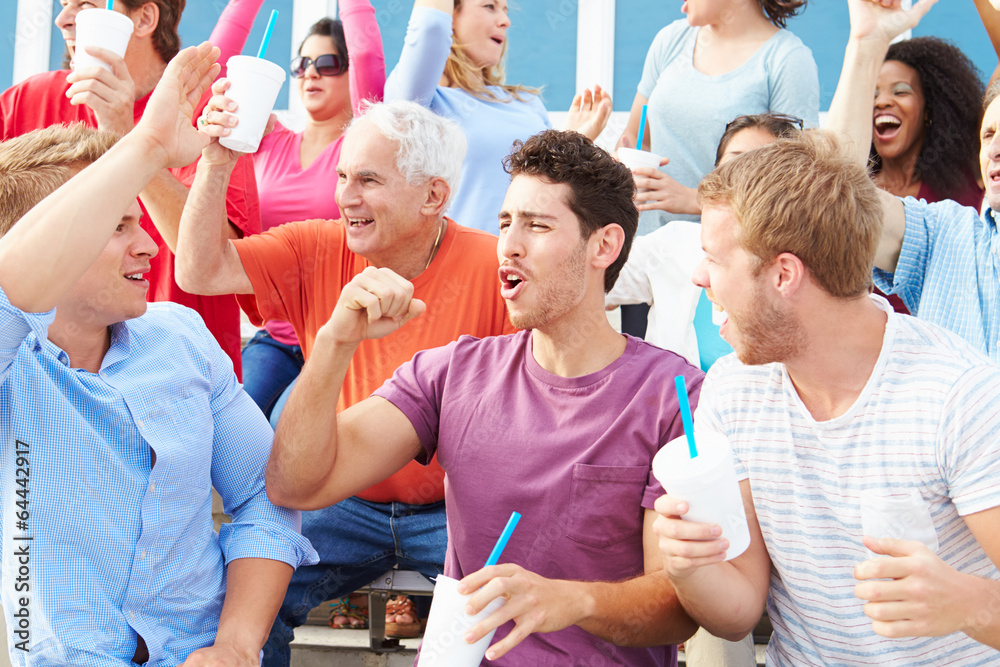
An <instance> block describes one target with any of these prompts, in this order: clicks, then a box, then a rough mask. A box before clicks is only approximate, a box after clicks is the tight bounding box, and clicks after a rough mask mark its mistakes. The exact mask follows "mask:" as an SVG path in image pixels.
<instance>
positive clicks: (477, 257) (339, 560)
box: [177, 96, 514, 665]
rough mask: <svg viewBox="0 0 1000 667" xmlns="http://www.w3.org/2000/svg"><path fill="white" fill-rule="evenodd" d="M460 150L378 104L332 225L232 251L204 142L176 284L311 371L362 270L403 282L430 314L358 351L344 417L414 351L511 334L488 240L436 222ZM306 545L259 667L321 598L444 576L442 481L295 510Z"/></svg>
mask: <svg viewBox="0 0 1000 667" xmlns="http://www.w3.org/2000/svg"><path fill="white" fill-rule="evenodd" d="M223 104H224V98H222V97H221V96H218V97H216V98H214V99H213V101H212V102H210V103H209V106H208V108H209V109H210V112H209V113H208V114H207V116H206V120H207V124H206V125H205V126H204V131H205V132H207V133H210V134H215V135H218V134H221V133H222V131H223V128H224V127H226V125H225V122H226V119H227V117H228V114H227V113H226V112H223V111H219V110H218V109H221V108H223ZM390 137H399V138H401V139H403V141H400V140H399V139H397V138H390ZM464 153H465V138H464V136H463V135H462V131H461V129H459V128H458V127H457V126H456V125H454V123H452V122H451V121H448V120H446V119H444V118H441V117H439V116H437V115H435V114H433V113H431V112H430V111H427V110H426V109H424V108H423V107H421V106H420V105H417V104H414V103H412V102H394V103H391V104H379V105H374V106H372V107H370V109H369V110H368V111H367V112H366V114H365V115H364V116H362V117H360V118H357V119H355V120H354V121H353V123H352V124H351V126H350V128H349V130H348V132H347V135H346V137H345V139H344V145H343V149H342V152H341V156H340V163H339V165H338V168H337V172H338V177H339V183H338V187H337V194H336V197H337V204H338V206H339V207H340V211H341V221H328V220H308V221H305V222H294V223H290V224H285V225H281V226H279V227H275V228H273V229H271V230H269V231H268V232H266V233H264V234H261V235H259V236H255V237H252V238H246V239H242V240H238V241H231V240H230V239H228V238H227V237H226V235H225V233H224V225H223V223H222V221H223V218H224V210H223V206H224V203H223V201H222V197H221V194H220V193H222V192H223V191H224V189H225V179H226V176H227V174H228V171H227V170H228V169H229V168H230V166H231V164H232V162H233V161H234V160H235V157H236V156H235V155H234V154H232V153H230V152H229V151H227V150H226V149H224V148H222V147H221V146H220V145H218V143H217V142H216V143H213V145H212V146H210V147H209V148H208V149H206V151H205V154H204V156H203V157H202V160H201V163H200V164H199V166H198V175H197V177H196V178H195V183H194V186H193V187H192V189H191V195H190V196H189V198H188V203H187V206H186V207H185V211H184V215H183V216H182V220H181V229H180V235H179V238H178V243H177V266H178V280H179V281H180V283H181V284H182V285H183V286H184V287H185V288H186V289H189V290H191V291H193V292H195V293H200V294H227V293H235V294H237V295H241V296H239V297H238V298H239V301H240V304H241V305H242V307H243V308H244V310H245V311H246V312H247V314H248V315H249V316H250V318H251V320H252V321H254V323H255V324H260V323H261V322H263V321H264V320H268V319H280V320H286V321H288V322H291V324H292V326H293V327H294V328H295V333H296V334H297V335H298V337H299V340H300V341H302V348H303V352H304V354H305V357H306V363H308V362H309V357H310V355H311V353H312V350H313V343H314V342H315V338H316V332H317V331H318V330H319V328H320V327H322V326H323V325H324V324H325V323H326V321H327V319H328V318H329V316H330V313H331V312H333V308H334V306H335V305H336V303H337V299H338V298H339V297H340V291H341V289H342V287H343V286H344V285H345V284H347V283H348V282H350V280H351V279H352V278H354V277H355V276H356V275H358V274H359V273H361V272H362V271H363V270H364V269H365V268H366V267H369V266H375V267H387V268H390V269H392V270H393V271H394V272H396V273H398V274H399V275H400V276H402V277H403V278H404V279H406V280H409V281H410V282H412V283H413V286H414V296H415V297H416V298H419V299H422V300H424V301H425V302H426V303H428V304H433V306H434V308H433V309H430V310H429V312H428V313H427V315H426V316H425V317H422V318H420V319H419V320H418V321H415V322H413V323H412V325H411V326H407V327H404V328H402V329H400V330H399V331H397V332H396V333H394V334H392V335H390V336H387V337H385V338H381V339H379V340H369V341H365V342H364V343H363V344H362V345H361V347H360V348H359V349H358V352H357V354H355V355H354V358H353V359H352V361H351V365H350V368H349V370H348V373H347V379H346V381H345V383H344V390H343V392H342V393H341V396H340V400H339V402H338V404H337V406H336V409H337V410H338V411H339V410H343V409H345V408H347V407H348V406H350V405H353V404H354V403H357V402H360V401H362V400H363V399H365V398H367V397H368V396H369V395H370V394H371V393H372V392H373V391H374V390H376V389H377V388H379V387H380V386H381V385H382V383H383V382H385V381H386V380H388V379H389V378H390V377H391V376H392V374H393V372H394V371H395V370H396V368H397V367H399V366H400V365H402V364H403V363H405V362H407V361H409V360H410V359H411V358H412V357H413V355H414V354H415V353H416V352H418V351H420V350H425V349H429V348H433V347H439V346H441V345H445V344H447V343H449V342H451V341H453V340H456V339H457V338H459V337H460V336H462V335H466V334H468V335H472V336H477V337H485V336H492V335H500V334H506V333H511V332H513V331H514V328H513V326H512V325H511V324H510V323H509V321H508V319H507V315H506V310H505V306H504V302H503V299H502V298H501V297H500V289H499V276H498V270H499V265H498V260H497V256H496V244H497V239H496V237H495V236H493V235H491V234H487V233H485V232H480V231H477V230H474V229H469V228H467V227H462V226H460V225H458V224H456V223H455V222H454V221H453V220H450V219H449V218H447V217H445V216H444V211H445V209H446V207H447V204H448V200H449V197H450V194H451V191H452V189H453V188H452V185H453V184H455V183H457V181H458V176H459V173H460V169H461V165H462V160H463V157H464ZM333 408H334V406H332V405H331V406H330V409H333ZM276 411H277V410H276ZM272 418H273V417H272ZM302 534H303V535H305V536H306V537H308V538H309V539H310V541H311V542H312V543H313V546H314V547H315V548H316V550H317V551H318V552H319V554H320V564H319V565H315V566H312V567H304V568H299V570H298V571H296V573H295V575H294V576H293V578H292V583H291V585H290V586H289V589H288V595H287V596H286V597H285V602H284V604H283V606H282V609H281V611H280V612H279V614H278V618H277V620H276V621H275V624H274V627H273V628H272V630H271V637H270V638H269V639H268V644H267V646H266V647H265V652H264V653H265V655H264V664H265V665H287V664H288V659H289V650H288V642H289V641H290V640H291V638H292V634H293V633H292V629H293V628H294V627H296V626H298V625H301V623H302V622H304V620H305V618H306V615H307V614H308V612H309V610H310V609H311V608H313V607H314V606H316V605H317V604H319V603H320V602H322V601H323V600H327V599H330V598H333V597H338V596H341V595H345V594H347V593H349V592H351V591H353V590H355V589H357V588H358V587H360V586H363V585H365V584H367V583H369V582H371V581H372V580H373V579H375V578H376V577H378V576H379V575H380V574H382V573H384V572H385V571H386V570H388V569H390V568H392V567H393V565H395V564H397V563H398V564H400V565H402V566H403V567H406V568H409V569H416V570H418V571H420V572H422V573H423V574H425V575H427V576H435V575H437V574H439V573H441V571H442V568H443V564H444V554H445V544H446V541H447V534H446V529H445V511H444V473H443V471H442V470H441V467H440V466H439V465H438V463H437V461H436V460H433V461H432V462H431V464H430V465H428V466H426V467H424V466H421V465H420V464H418V463H416V462H411V463H410V464H409V465H407V466H406V467H404V468H403V469H402V470H400V471H399V472H398V473H396V474H395V475H393V476H391V477H389V478H388V479H386V480H384V481H383V482H381V483H379V484H377V485H375V486H373V487H371V488H370V489H367V490H366V491H365V492H363V493H360V494H358V496H356V497H353V498H348V499H347V500H344V501H342V502H340V503H338V504H336V505H334V506H332V507H328V508H326V509H320V510H317V511H312V512H303V515H302ZM414 620H415V619H414Z"/></svg>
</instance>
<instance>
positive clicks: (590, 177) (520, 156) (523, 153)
mask: <svg viewBox="0 0 1000 667" xmlns="http://www.w3.org/2000/svg"><path fill="white" fill-rule="evenodd" d="M503 168H504V170H505V171H506V172H507V173H508V174H510V175H511V176H519V175H521V174H525V175H528V176H538V177H540V178H542V179H544V180H545V181H548V182H550V183H565V184H566V185H568V186H569V187H570V192H571V193H572V195H571V196H570V199H569V201H568V202H566V204H567V205H568V206H569V208H570V210H571V211H573V213H574V214H575V215H576V217H577V218H578V219H579V220H580V235H581V236H582V237H583V238H584V239H588V238H590V235H591V234H593V233H594V232H595V231H597V230H598V229H601V228H602V227H606V226H607V225H618V226H619V227H621V228H622V229H623V230H624V231H625V243H624V245H622V249H621V252H620V253H619V254H618V259H616V260H615V261H614V262H613V263H612V264H611V265H610V266H609V267H608V268H607V269H606V270H605V271H604V291H605V292H610V291H611V288H612V287H614V286H615V281H616V280H618V274H619V273H621V270H622V266H624V265H625V260H627V259H628V253H629V250H631V248H632V239H633V237H635V231H636V228H637V227H638V226H639V211H638V210H637V209H636V208H635V202H634V201H633V198H634V197H635V181H634V180H632V171H631V170H630V169H629V168H628V167H626V166H625V165H624V164H622V163H621V162H619V161H618V160H616V159H614V158H613V157H611V155H609V154H608V152H607V151H605V150H604V149H603V148H599V147H597V146H595V145H594V142H592V141H591V140H590V139H588V138H587V137H585V136H583V135H582V134H580V133H579V132H573V131H571V130H565V131H560V130H545V131H544V132H540V133H538V134H536V135H534V136H533V137H531V138H529V139H528V140H527V141H524V142H522V141H515V142H514V145H513V147H512V149H511V152H510V155H508V156H507V157H505V158H504V160H503Z"/></svg>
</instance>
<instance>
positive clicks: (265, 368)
mask: <svg viewBox="0 0 1000 667" xmlns="http://www.w3.org/2000/svg"><path fill="white" fill-rule="evenodd" d="M242 357H243V388H244V389H245V390H246V392H247V393H248V394H250V398H252V399H253V402H254V403H256V404H257V407H259V408H260V409H261V411H262V412H263V413H264V416H265V417H270V416H271V410H272V409H273V408H274V404H275V402H276V401H277V400H278V397H279V396H281V393H282V392H283V391H284V390H285V387H287V386H288V385H290V384H291V383H292V381H293V380H295V378H297V377H298V376H299V371H301V370H302V364H303V363H304V360H303V358H302V348H301V347H299V346H298V345H287V344H285V343H281V342H278V341H276V340H275V339H273V338H271V335H270V334H269V333H267V331H265V330H264V329H261V330H260V331H258V332H257V333H256V334H254V337H253V338H251V339H250V340H249V341H248V342H247V344H246V346H245V347H244V348H243V354H242Z"/></svg>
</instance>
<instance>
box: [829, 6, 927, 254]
mask: <svg viewBox="0 0 1000 667" xmlns="http://www.w3.org/2000/svg"><path fill="white" fill-rule="evenodd" d="M886 2H890V0H886ZM936 2H937V0H919V2H917V3H916V4H914V6H913V8H912V9H909V10H903V9H900V8H899V0H891V2H890V4H892V5H894V6H892V7H883V6H881V5H880V4H878V3H877V2H875V1H874V0H848V7H849V10H850V14H851V35H850V37H849V38H848V41H847V50H846V51H845V53H844V68H843V70H841V73H840V81H839V82H838V83H837V91H836V92H835V93H834V96H833V101H832V102H831V104H830V113H829V116H828V117H827V125H826V127H827V128H828V129H830V130H832V131H834V132H837V133H839V134H840V135H841V137H842V138H843V139H844V140H845V141H847V142H848V149H849V150H850V151H851V154H852V155H853V156H854V158H855V159H856V160H857V161H858V164H861V165H864V166H867V164H868V155H869V152H870V150H871V141H872V95H873V93H874V90H875V86H876V83H877V81H878V73H879V70H880V69H881V67H882V62H883V61H884V60H885V54H886V52H887V51H888V50H889V44H890V43H891V42H892V40H893V39H894V38H895V37H896V36H898V35H900V34H902V33H903V32H905V31H906V30H909V29H911V28H913V27H914V26H916V25H917V23H918V22H919V21H920V19H921V18H922V17H923V15H924V14H926V13H927V11H928V10H930V8H931V6H932V5H934V3H936ZM881 197H882V200H883V206H884V208H885V218H884V219H883V223H882V238H881V239H880V240H879V245H878V249H877V250H876V253H875V266H877V267H878V268H880V269H884V270H886V271H890V272H892V271H894V270H895V268H896V262H897V260H898V259H899V252H900V249H901V247H902V244H903V232H904V229H905V226H906V219H905V217H904V213H903V205H902V204H901V203H900V201H899V200H898V199H896V198H895V197H893V196H892V195H890V194H888V193H885V192H883V193H882V194H881Z"/></svg>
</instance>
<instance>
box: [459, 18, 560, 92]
mask: <svg viewBox="0 0 1000 667" xmlns="http://www.w3.org/2000/svg"><path fill="white" fill-rule="evenodd" d="M461 6H462V0H455V11H456V12H457V11H458V9H459V7H461ZM506 59H507V42H506V41H504V43H503V50H502V51H501V55H500V62H498V63H497V64H496V65H494V66H492V67H476V65H475V63H473V62H472V60H471V59H470V58H469V56H468V54H467V53H466V52H465V47H464V46H463V45H462V44H458V43H457V42H454V41H453V42H452V44H451V53H450V54H448V60H447V61H446V62H445V64H444V76H445V78H446V79H447V80H448V86H449V87H450V88H461V89H462V90H464V91H465V92H467V93H469V94H470V95H472V96H473V97H478V98H479V99H481V100H485V101H487V102H506V101H507V100H502V99H500V97H498V96H497V94H496V93H495V92H493V91H492V90H490V89H489V88H488V86H496V87H497V88H500V89H501V90H503V91H504V92H505V93H507V94H508V95H510V96H512V97H513V98H514V99H516V100H518V101H520V102H523V101H524V100H525V98H526V97H530V96H532V95H538V94H539V93H540V92H541V91H540V90H539V89H538V88H530V87H528V86H522V85H516V86H514V85H510V84H506V83H504V79H505V75H504V61H505V60H506ZM522 96H523V97H522Z"/></svg>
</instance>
